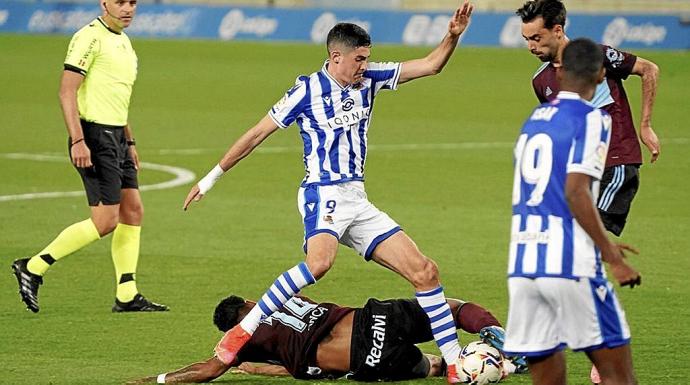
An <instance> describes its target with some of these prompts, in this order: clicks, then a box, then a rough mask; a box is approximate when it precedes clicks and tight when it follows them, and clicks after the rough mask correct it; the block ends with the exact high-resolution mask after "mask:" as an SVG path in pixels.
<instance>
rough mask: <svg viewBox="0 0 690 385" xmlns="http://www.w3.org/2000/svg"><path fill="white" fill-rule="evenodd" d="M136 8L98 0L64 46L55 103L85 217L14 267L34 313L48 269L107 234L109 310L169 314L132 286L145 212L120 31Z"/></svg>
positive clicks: (128, 61) (130, 57) (131, 65)
mask: <svg viewBox="0 0 690 385" xmlns="http://www.w3.org/2000/svg"><path fill="white" fill-rule="evenodd" d="M136 8H137V1H136V0H103V2H102V3H101V9H102V11H103V12H102V15H101V17H98V18H97V19H95V20H94V21H92V22H91V23H89V24H88V25H86V26H84V27H83V28H81V29H80V30H79V31H77V33H75V34H74V36H73V37H72V41H71V42H70V45H69V49H68V51H67V57H66V58H65V65H64V71H63V73H62V79H61V82H60V105H61V107H62V112H63V116H64V119H65V124H66V126H67V131H68V133H69V143H68V147H69V154H70V159H71V160H72V163H73V164H74V166H75V167H76V169H77V171H78V172H79V175H80V176H81V179H82V181H83V183H84V189H85V190H86V196H87V198H88V203H89V207H90V209H91V217H90V218H88V219H86V220H84V221H81V222H77V223H74V224H72V225H71V226H69V227H67V228H66V229H64V230H63V231H62V232H61V233H60V234H59V235H58V236H57V238H55V239H54V240H53V241H52V242H51V243H50V244H49V245H48V246H46V247H45V248H44V249H43V250H41V251H40V252H39V253H38V254H36V255H35V256H33V257H32V258H26V259H18V260H16V261H14V263H13V264H12V270H13V271H14V274H15V276H16V277H17V281H18V284H19V294H20V295H21V299H22V301H24V303H25V304H26V307H27V309H28V310H31V311H32V312H34V313H36V312H38V310H39V306H38V288H39V286H40V285H41V284H42V283H43V275H44V274H45V272H46V271H47V270H48V269H49V268H50V266H51V265H53V264H54V263H55V262H57V261H59V260H60V259H61V258H63V257H65V256H67V255H69V254H72V253H73V252H75V251H77V250H79V249H81V248H83V247H85V246H86V245H88V244H90V243H91V242H93V241H95V240H98V239H101V238H102V237H104V236H106V235H107V234H110V233H113V239H112V249H111V251H112V257H113V264H114V265H115V276H116V285H117V292H116V296H115V305H114V306H113V308H112V310H113V312H132V311H166V310H168V307H167V306H165V305H160V304H157V303H153V302H151V301H149V300H147V299H146V298H144V296H142V295H141V294H140V293H139V292H138V290H137V286H136V275H135V274H136V268H137V260H138V259H139V236H140V232H141V221H142V217H143V214H144V209H143V206H142V203H141V196H140V195H139V189H138V182H137V170H138V169H139V157H138V156H137V151H136V147H135V144H136V143H135V141H134V137H133V135H132V129H131V128H130V126H129V123H128V122H127V114H128V109H129V100H130V96H131V94H132V86H133V85H134V81H135V79H136V77H137V56H136V53H135V52H134V49H133V48H132V44H131V42H130V41H129V38H128V37H127V35H126V34H125V33H124V32H123V30H124V29H125V28H127V27H128V26H129V25H130V24H131V22H132V19H133V18H134V15H135V13H136Z"/></svg>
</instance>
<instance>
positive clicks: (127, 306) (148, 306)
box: [113, 293, 170, 313]
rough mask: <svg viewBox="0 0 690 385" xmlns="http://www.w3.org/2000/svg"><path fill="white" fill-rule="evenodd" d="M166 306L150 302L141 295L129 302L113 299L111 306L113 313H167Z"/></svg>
mask: <svg viewBox="0 0 690 385" xmlns="http://www.w3.org/2000/svg"><path fill="white" fill-rule="evenodd" d="M168 310H170V309H169V308H168V307H167V306H165V305H161V304H159V303H155V302H151V301H149V300H148V299H146V298H145V297H144V296H143V295H141V294H139V293H137V295H135V296H134V299H132V300H131V301H129V302H120V301H119V300H118V299H117V298H115V305H114V306H113V313H122V312H129V311H168Z"/></svg>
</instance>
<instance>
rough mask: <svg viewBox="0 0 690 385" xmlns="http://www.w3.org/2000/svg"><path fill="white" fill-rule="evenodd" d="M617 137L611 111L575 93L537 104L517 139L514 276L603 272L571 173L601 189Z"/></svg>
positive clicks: (511, 267) (511, 268) (511, 266)
mask: <svg viewBox="0 0 690 385" xmlns="http://www.w3.org/2000/svg"><path fill="white" fill-rule="evenodd" d="M610 137H611V117H610V116H609V115H608V114H607V113H606V112H605V111H601V110H598V109H596V108H595V107H594V106H592V105H591V104H590V103H588V102H586V101H584V100H582V99H581V98H580V97H579V95H577V94H575V93H572V92H563V91H561V92H560V93H559V94H558V98H557V99H556V100H554V101H553V102H551V103H547V104H542V105H541V106H539V107H537V108H536V109H535V110H534V112H532V115H531V116H530V118H529V119H528V120H527V122H525V124H524V125H523V127H522V131H521V133H520V136H519V138H518V140H517V144H516V145H515V150H514V154H515V179H514V182H513V219H512V225H511V240H510V252H509V262H508V275H509V276H511V277H530V278H534V277H562V278H573V279H574V278H579V277H595V276H600V275H602V274H603V269H602V265H601V256H600V253H599V250H598V249H597V248H596V246H595V245H594V242H593V241H592V239H591V238H590V237H589V236H588V235H587V233H586V232H585V231H584V230H583V229H582V228H581V227H580V225H579V224H578V223H577V221H576V220H575V219H574V218H573V216H572V213H571V212H570V208H569V207H568V202H567V201H566V197H565V182H566V178H567V175H568V173H582V174H587V175H590V176H592V177H593V180H594V182H593V183H592V197H593V199H594V198H595V197H596V196H597V195H598V189H599V179H600V178H601V175H602V173H603V170H604V164H605V162H606V152H607V150H608V144H609V140H610Z"/></svg>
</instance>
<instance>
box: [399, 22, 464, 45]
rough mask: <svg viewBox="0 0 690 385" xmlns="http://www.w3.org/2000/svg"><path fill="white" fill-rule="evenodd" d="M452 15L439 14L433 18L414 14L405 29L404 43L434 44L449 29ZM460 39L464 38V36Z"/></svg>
mask: <svg viewBox="0 0 690 385" xmlns="http://www.w3.org/2000/svg"><path fill="white" fill-rule="evenodd" d="M449 21H450V16H446V15H438V16H436V17H434V18H432V17H431V16H429V15H412V17H410V20H408V22H407V25H406V26H405V30H404V31H403V36H402V40H403V44H409V45H432V44H436V43H438V41H439V40H441V39H443V36H445V34H446V31H448V22H449ZM463 36H464V35H461V36H460V39H461V40H462V37H463Z"/></svg>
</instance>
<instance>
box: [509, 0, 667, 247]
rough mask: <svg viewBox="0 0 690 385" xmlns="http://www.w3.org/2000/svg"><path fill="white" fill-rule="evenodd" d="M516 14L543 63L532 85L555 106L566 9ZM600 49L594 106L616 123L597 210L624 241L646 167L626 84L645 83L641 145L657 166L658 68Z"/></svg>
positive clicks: (541, 0) (538, 2)
mask: <svg viewBox="0 0 690 385" xmlns="http://www.w3.org/2000/svg"><path fill="white" fill-rule="evenodd" d="M516 13H517V14H518V15H519V16H520V18H521V19H522V36H523V37H524V38H525V40H527V48H528V49H529V51H530V52H531V53H532V54H533V55H535V56H536V57H538V58H539V60H541V61H542V62H544V64H543V65H542V66H541V67H540V68H539V69H538V70H537V72H536V73H535V75H534V78H533V79H532V85H533V87H534V92H535V93H536V95H537V98H538V99H539V101H540V102H542V103H545V102H547V101H551V100H554V99H555V98H556V95H558V91H559V90H560V89H561V87H560V86H559V83H558V79H557V77H556V68H557V67H559V66H560V65H561V64H562V54H563V49H564V47H565V46H566V44H568V37H567V36H566V34H565V22H566V9H565V5H563V3H562V2H561V1H560V0H533V1H528V2H526V3H525V4H524V5H523V6H522V8H520V9H518V10H517V12H516ZM599 47H600V49H601V50H602V52H603V53H604V68H606V80H605V81H604V82H603V83H601V84H600V85H599V86H598V87H597V89H596V92H595V94H594V98H593V99H592V101H591V103H592V104H594V106H595V107H598V108H601V109H603V110H605V111H606V112H608V113H609V115H610V116H611V118H612V119H613V132H612V134H611V143H610V145H609V152H608V158H607V159H606V169H605V170H604V175H603V177H602V178H601V188H600V189H599V197H598V199H597V208H598V209H599V214H600V215H601V219H602V221H603V222H604V226H606V229H607V230H608V231H610V232H611V233H613V234H615V235H617V236H620V235H621V232H622V231H623V227H624V226H625V223H626V220H627V217H628V212H629V211H630V205H631V204H632V201H633V198H634V197H635V194H636V193H637V189H638V187H639V167H640V165H641V164H642V154H641V152H640V144H639V141H638V139H637V134H636V132H635V124H634V123H633V118H632V113H631V112H630V105H629V103H628V96H627V95H626V93H625V89H624V88H623V82H622V81H623V80H625V79H627V77H628V76H629V75H630V74H633V75H637V76H640V77H641V78H642V109H641V111H640V115H641V119H640V139H642V143H644V144H645V146H647V149H648V150H649V152H650V153H651V162H652V163H654V162H655V161H656V160H657V158H658V157H659V153H660V150H661V146H660V144H659V139H658V138H657V136H656V134H655V133H654V130H653V129H652V107H653V105H654V99H655V97H656V88H657V78H658V77H659V68H658V67H657V66H656V65H655V64H654V63H652V62H650V61H649V60H646V59H643V58H641V57H637V56H635V55H633V54H630V53H627V52H623V51H619V50H617V49H615V48H613V47H609V46H607V45H603V44H601V45H599Z"/></svg>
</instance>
